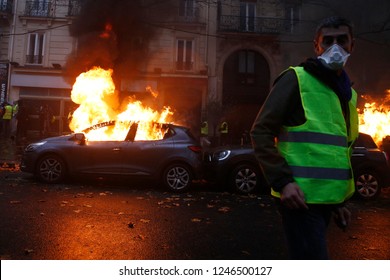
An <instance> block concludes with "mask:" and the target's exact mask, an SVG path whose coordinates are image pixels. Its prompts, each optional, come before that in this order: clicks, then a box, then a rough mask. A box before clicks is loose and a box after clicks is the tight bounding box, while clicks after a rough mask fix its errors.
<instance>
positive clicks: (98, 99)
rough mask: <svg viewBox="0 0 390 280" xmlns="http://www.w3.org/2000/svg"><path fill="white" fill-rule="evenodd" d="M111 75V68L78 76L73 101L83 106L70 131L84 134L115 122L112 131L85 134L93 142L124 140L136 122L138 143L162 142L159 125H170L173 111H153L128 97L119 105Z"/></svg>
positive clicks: (105, 128) (72, 93)
mask: <svg viewBox="0 0 390 280" xmlns="http://www.w3.org/2000/svg"><path fill="white" fill-rule="evenodd" d="M112 72H113V71H112V69H109V70H105V69H102V68H99V67H95V68H93V69H91V70H89V71H87V72H84V73H81V74H80V75H79V76H78V77H77V79H76V82H75V84H74V85H73V89H72V92H71V98H72V100H73V102H75V103H76V104H79V105H80V106H79V107H78V108H77V110H76V111H75V112H74V113H73V116H72V120H71V122H70V124H69V128H70V129H71V130H72V131H74V132H82V131H84V130H85V129H87V128H89V127H92V126H94V125H97V124H99V123H103V122H109V121H115V126H114V127H113V128H112V127H102V128H100V129H96V130H89V131H84V133H86V136H87V138H88V139H89V140H91V141H102V140H124V139H125V137H126V135H127V132H128V129H129V127H130V125H131V124H133V123H137V124H138V130H137V136H136V139H135V140H156V139H161V137H162V136H163V135H162V131H161V129H160V128H159V127H158V126H156V123H166V122H168V118H169V117H170V116H171V115H173V113H172V112H171V110H170V108H169V107H164V108H163V110H162V111H161V112H158V111H154V110H152V109H151V108H149V107H146V106H144V105H143V104H142V102H141V101H137V100H133V99H132V98H127V99H126V100H125V102H122V105H120V104H119V96H118V92H117V91H116V90H115V85H114V82H113V80H112V77H111V76H112ZM150 90H151V89H149V91H150Z"/></svg>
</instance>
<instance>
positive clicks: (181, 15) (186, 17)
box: [177, 7, 200, 23]
mask: <svg viewBox="0 0 390 280" xmlns="http://www.w3.org/2000/svg"><path fill="white" fill-rule="evenodd" d="M177 20H178V21H179V22H189V23H191V22H192V23H194V22H199V21H200V10H199V8H198V7H192V8H191V9H186V10H179V12H178V16H177Z"/></svg>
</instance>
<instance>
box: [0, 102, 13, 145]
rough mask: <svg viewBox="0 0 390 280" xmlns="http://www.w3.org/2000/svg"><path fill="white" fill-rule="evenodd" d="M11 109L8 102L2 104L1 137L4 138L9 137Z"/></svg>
mask: <svg viewBox="0 0 390 280" xmlns="http://www.w3.org/2000/svg"><path fill="white" fill-rule="evenodd" d="M12 111H13V108H12V106H11V104H9V103H8V102H4V104H3V106H2V117H1V136H2V137H5V138H9V137H11V120H12Z"/></svg>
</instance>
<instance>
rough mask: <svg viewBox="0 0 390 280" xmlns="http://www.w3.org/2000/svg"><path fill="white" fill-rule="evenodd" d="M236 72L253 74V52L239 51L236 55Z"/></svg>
mask: <svg viewBox="0 0 390 280" xmlns="http://www.w3.org/2000/svg"><path fill="white" fill-rule="evenodd" d="M238 72H239V73H243V74H244V73H250V74H253V73H255V53H254V52H253V51H240V52H239V54H238Z"/></svg>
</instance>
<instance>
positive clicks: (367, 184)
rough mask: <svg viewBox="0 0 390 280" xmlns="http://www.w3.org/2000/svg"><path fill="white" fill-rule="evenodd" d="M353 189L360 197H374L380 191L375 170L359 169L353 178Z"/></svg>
mask: <svg viewBox="0 0 390 280" xmlns="http://www.w3.org/2000/svg"><path fill="white" fill-rule="evenodd" d="M355 189H356V194H357V195H358V196H359V197H360V198H364V199H372V198H375V197H377V196H378V195H379V194H380V193H381V179H380V177H379V176H378V174H377V173H376V172H375V171H367V170H366V171H359V172H358V173H357V176H356V180H355Z"/></svg>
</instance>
